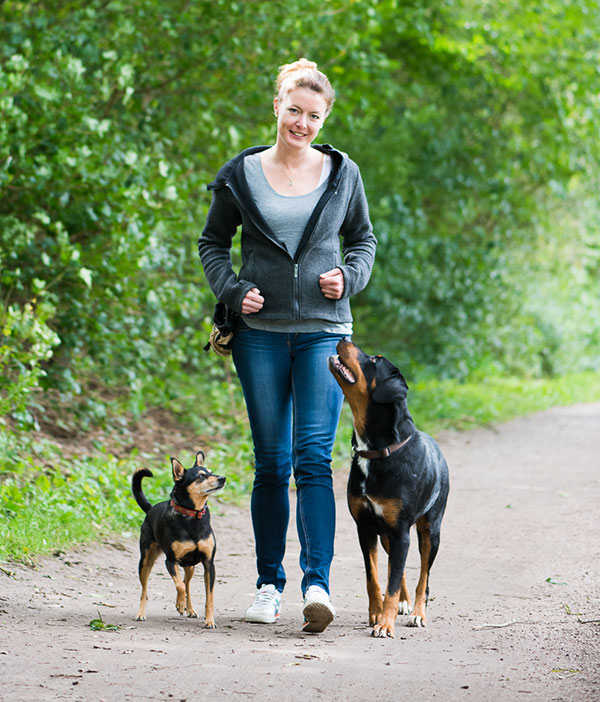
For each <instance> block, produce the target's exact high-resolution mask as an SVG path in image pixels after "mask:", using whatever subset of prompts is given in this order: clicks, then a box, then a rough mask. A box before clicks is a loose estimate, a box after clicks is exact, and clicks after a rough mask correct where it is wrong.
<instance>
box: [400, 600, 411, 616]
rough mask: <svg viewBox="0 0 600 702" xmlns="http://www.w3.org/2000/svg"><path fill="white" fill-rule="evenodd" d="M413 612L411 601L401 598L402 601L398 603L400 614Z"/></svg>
mask: <svg viewBox="0 0 600 702" xmlns="http://www.w3.org/2000/svg"><path fill="white" fill-rule="evenodd" d="M411 612H412V607H411V606H410V602H407V601H406V600H400V603H399V605H398V614H410V613H411Z"/></svg>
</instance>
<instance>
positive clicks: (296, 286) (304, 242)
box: [225, 164, 343, 319]
mask: <svg viewBox="0 0 600 702" xmlns="http://www.w3.org/2000/svg"><path fill="white" fill-rule="evenodd" d="M342 166H343V164H340V168H339V169H338V172H337V174H336V177H335V180H334V182H333V187H331V189H328V190H326V191H325V193H324V194H323V197H322V198H321V200H320V201H319V203H318V204H317V207H316V208H315V210H314V211H313V213H312V214H311V216H310V220H309V222H308V223H307V227H306V230H308V225H309V224H310V223H311V222H312V229H311V231H310V233H309V234H308V235H306V230H305V232H303V234H302V238H301V239H300V244H299V246H298V249H297V251H296V255H295V256H294V258H292V257H291V256H290V252H289V251H288V250H287V249H286V247H285V246H283V245H282V244H281V243H280V242H279V241H278V240H277V239H276V238H274V237H273V236H271V235H270V233H269V232H268V231H265V229H264V228H263V227H262V226H260V225H259V224H258V222H257V221H256V219H255V218H254V217H253V215H252V212H251V211H250V210H249V209H248V208H246V207H244V206H243V205H242V203H243V199H242V198H241V197H240V196H239V195H238V193H237V192H236V189H235V188H234V187H233V185H232V184H231V181H230V180H227V181H226V182H225V187H227V188H229V190H230V191H231V193H232V195H233V196H234V198H235V199H236V200H237V202H238V203H239V204H240V207H243V209H245V211H246V212H247V213H248V216H249V217H250V219H251V221H252V224H254V226H255V227H256V228H257V229H258V230H259V231H260V232H262V233H263V235H264V236H265V237H266V238H267V239H268V240H269V241H271V242H273V243H274V244H275V245H276V246H278V247H279V248H280V249H281V250H282V251H284V252H285V253H286V254H287V255H288V256H289V257H290V259H291V260H292V262H293V265H294V274H293V298H294V299H293V301H292V303H293V305H292V306H293V312H294V319H300V261H301V258H302V255H303V253H304V251H305V250H306V247H307V246H308V243H309V242H310V240H311V239H312V237H313V235H314V233H315V230H316V228H317V222H318V221H319V217H320V216H321V213H322V212H323V210H324V209H325V207H326V206H327V204H328V203H329V201H330V200H331V198H332V197H333V196H334V195H335V194H336V193H337V186H338V182H339V178H340V173H341V168H342Z"/></svg>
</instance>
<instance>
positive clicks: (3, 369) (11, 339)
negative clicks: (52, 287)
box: [0, 281, 60, 426]
mask: <svg viewBox="0 0 600 702" xmlns="http://www.w3.org/2000/svg"><path fill="white" fill-rule="evenodd" d="M38 285H39V287H40V291H39V292H42V290H41V288H43V285H42V284H41V281H38ZM52 312H53V308H52V306H51V305H49V304H48V303H44V302H41V303H38V302H37V301H36V300H34V301H33V302H32V303H27V304H25V305H24V306H22V307H19V306H17V305H8V307H4V308H0V417H4V416H5V415H8V414H12V416H13V417H14V418H15V419H16V420H17V421H18V422H20V423H21V424H22V425H24V426H28V425H30V424H31V423H32V421H33V417H32V415H31V414H30V413H29V411H28V406H29V405H30V403H31V394H32V392H33V391H34V390H36V389H37V387H38V384H39V381H40V379H41V378H42V377H43V376H44V375H45V371H44V369H43V368H42V363H43V362H44V361H47V360H48V359H50V358H51V357H52V353H53V348H54V347H55V346H57V345H58V344H59V343H60V340H59V338H58V335H57V334H56V333H55V332H54V331H52V329H50V328H49V327H48V325H47V323H46V320H47V318H48V317H49V316H51V314H52Z"/></svg>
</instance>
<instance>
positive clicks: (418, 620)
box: [406, 616, 427, 628]
mask: <svg viewBox="0 0 600 702" xmlns="http://www.w3.org/2000/svg"><path fill="white" fill-rule="evenodd" d="M406 626H412V627H418V628H421V627H425V626H427V622H426V620H425V618H424V617H417V616H415V617H411V618H410V619H409V620H408V622H407V623H406Z"/></svg>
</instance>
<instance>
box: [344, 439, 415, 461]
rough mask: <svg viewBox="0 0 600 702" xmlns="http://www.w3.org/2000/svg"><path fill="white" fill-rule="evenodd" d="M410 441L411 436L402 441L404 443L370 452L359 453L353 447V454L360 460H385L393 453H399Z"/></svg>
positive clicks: (359, 451)
mask: <svg viewBox="0 0 600 702" xmlns="http://www.w3.org/2000/svg"><path fill="white" fill-rule="evenodd" d="M411 439H412V434H410V436H409V437H408V438H407V439H404V441H403V442H402V443H400V444H390V445H389V446H386V447H385V448H382V449H373V450H372V451H361V450H358V449H357V448H356V446H354V447H353V450H354V453H355V454H356V455H357V456H360V457H361V458H371V459H373V458H387V457H388V456H391V455H392V454H393V453H396V451H399V450H400V449H401V448H402V447H403V446H404V445H405V444H407V443H408V442H409V441H410V440H411Z"/></svg>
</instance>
